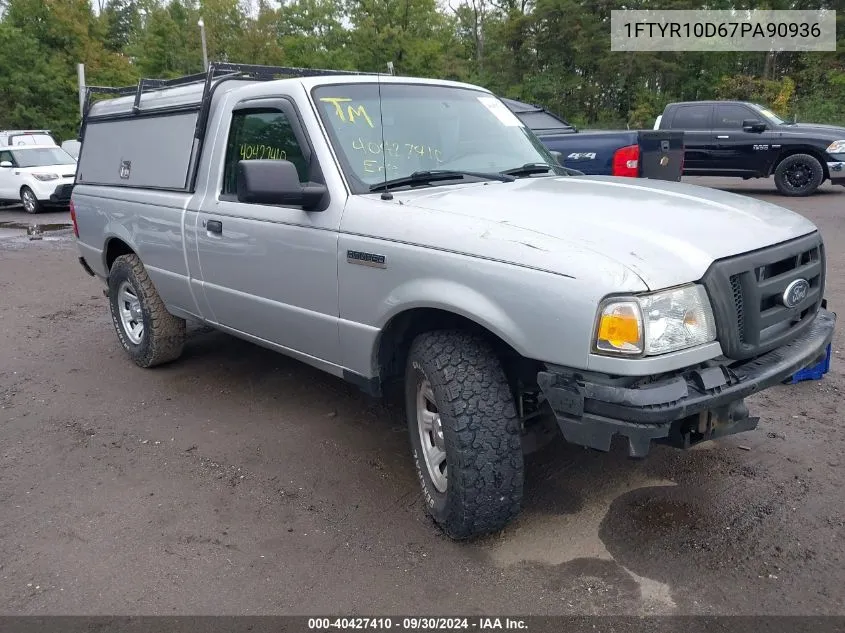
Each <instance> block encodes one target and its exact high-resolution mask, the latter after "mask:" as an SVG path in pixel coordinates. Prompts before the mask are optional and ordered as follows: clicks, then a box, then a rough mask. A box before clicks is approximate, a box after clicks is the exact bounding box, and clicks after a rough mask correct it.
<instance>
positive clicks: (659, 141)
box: [502, 99, 684, 181]
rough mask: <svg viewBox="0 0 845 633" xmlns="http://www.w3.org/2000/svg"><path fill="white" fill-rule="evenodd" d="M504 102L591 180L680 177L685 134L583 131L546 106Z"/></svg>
mask: <svg viewBox="0 0 845 633" xmlns="http://www.w3.org/2000/svg"><path fill="white" fill-rule="evenodd" d="M502 101H503V102H504V103H505V105H507V106H508V108H510V110H511V111H512V112H513V113H514V114H515V115H516V116H517V117H518V118H519V119H520V120H521V121H522V122H523V123H524V124H525V126H526V127H528V128H529V129H530V130H531V131H532V132H534V134H535V135H536V136H537V138H539V139H540V141H541V142H542V143H543V145H545V146H546V147H547V148H548V149H549V150H551V151H553V152H555V153H556V155H557V157H558V159H559V160H560V163H561V165H564V166H565V167H569V168H572V169H577V170H578V171H581V172H583V173H584V174H587V175H591V176H626V177H630V178H655V179H659V180H675V181H677V180H680V179H681V169H682V162H683V155H684V145H683V143H684V140H683V139H684V137H683V133H682V132H681V133H679V132H669V131H653V130H586V131H584V130H578V129H577V128H576V127H575V126H574V125H572V124H570V123H569V122H567V121H565V120H564V119H562V118H560V117H558V116H556V115H555V114H552V113H551V112H549V111H548V110H546V109H545V108H543V107H541V106H537V105H532V104H528V103H523V102H521V101H515V100H514V99H502Z"/></svg>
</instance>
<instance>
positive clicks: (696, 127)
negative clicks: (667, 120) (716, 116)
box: [671, 103, 715, 175]
mask: <svg viewBox="0 0 845 633" xmlns="http://www.w3.org/2000/svg"><path fill="white" fill-rule="evenodd" d="M712 112H713V106H712V105H711V104H706V103H696V104H688V105H681V106H678V107H677V108H676V109H675V112H674V113H673V114H672V121H671V129H673V130H683V131H684V173H685V174H692V175H694V174H695V173H696V172H699V171H705V170H707V169H710V168H711V167H712V153H713V150H714V149H715V142H714V139H713V132H712V130H711V129H710V125H711V115H712Z"/></svg>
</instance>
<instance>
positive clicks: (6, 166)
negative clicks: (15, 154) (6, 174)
mask: <svg viewBox="0 0 845 633" xmlns="http://www.w3.org/2000/svg"><path fill="white" fill-rule="evenodd" d="M0 167H3V168H4V169H7V168H9V167H14V165H12V162H11V161H8V160H4V161H3V162H2V163H0Z"/></svg>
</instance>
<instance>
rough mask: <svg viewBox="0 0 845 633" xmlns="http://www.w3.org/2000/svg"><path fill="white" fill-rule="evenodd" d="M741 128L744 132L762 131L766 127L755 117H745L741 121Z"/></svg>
mask: <svg viewBox="0 0 845 633" xmlns="http://www.w3.org/2000/svg"><path fill="white" fill-rule="evenodd" d="M742 129H743V131H744V132H762V131H763V130H765V129H766V124H765V123H763V122H762V121H759V120H757V119H747V120H745V121H743V122H742Z"/></svg>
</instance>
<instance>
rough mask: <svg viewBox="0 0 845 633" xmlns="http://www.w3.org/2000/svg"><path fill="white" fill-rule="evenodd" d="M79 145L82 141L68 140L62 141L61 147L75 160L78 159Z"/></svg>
mask: <svg viewBox="0 0 845 633" xmlns="http://www.w3.org/2000/svg"><path fill="white" fill-rule="evenodd" d="M81 147H82V143H80V142H79V141H77V140H68V141H63V142H62V149H63V150H65V151H66V152H67V153H68V154H70V155H71V156H73V157H74V158H76V159H77V160H78V159H79V150H80V148H81Z"/></svg>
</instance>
